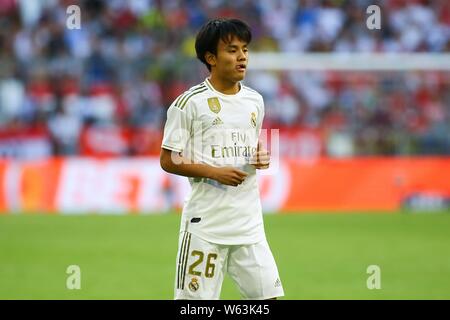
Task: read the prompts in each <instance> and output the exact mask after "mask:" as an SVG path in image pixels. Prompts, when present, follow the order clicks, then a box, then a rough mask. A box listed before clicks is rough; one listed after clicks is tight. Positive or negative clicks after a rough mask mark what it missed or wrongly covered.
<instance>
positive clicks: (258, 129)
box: [256, 97, 264, 134]
mask: <svg viewBox="0 0 450 320" xmlns="http://www.w3.org/2000/svg"><path fill="white" fill-rule="evenodd" d="M263 121H264V99H263V98H262V97H261V99H260V102H259V111H258V121H257V124H256V132H257V133H258V134H260V133H261V128H262V125H263Z"/></svg>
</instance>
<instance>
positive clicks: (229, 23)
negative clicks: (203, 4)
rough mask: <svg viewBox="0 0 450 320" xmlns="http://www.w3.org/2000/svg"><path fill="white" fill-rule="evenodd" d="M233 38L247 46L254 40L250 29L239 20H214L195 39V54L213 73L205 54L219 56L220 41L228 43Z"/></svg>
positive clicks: (203, 27) (204, 26)
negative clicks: (218, 46)
mask: <svg viewBox="0 0 450 320" xmlns="http://www.w3.org/2000/svg"><path fill="white" fill-rule="evenodd" d="M232 36H235V37H237V38H238V39H239V40H241V41H244V42H246V43H247V44H249V43H250V41H251V40H252V32H251V30H250V27H249V26H248V25H247V24H246V23H245V22H243V21H241V20H238V19H214V20H211V21H209V22H207V23H206V24H204V25H203V26H202V27H201V29H200V31H199V32H198V34H197V37H196V38H195V52H196V53H197V58H198V59H199V60H200V61H201V62H203V63H204V64H205V65H206V67H207V68H208V70H209V71H211V66H210V65H209V64H208V62H206V59H205V54H206V53H207V52H210V53H212V54H214V55H217V45H218V44H219V40H220V39H222V41H224V42H228V41H230V37H232Z"/></svg>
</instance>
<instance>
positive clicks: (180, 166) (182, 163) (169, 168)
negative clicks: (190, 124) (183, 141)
mask: <svg viewBox="0 0 450 320" xmlns="http://www.w3.org/2000/svg"><path fill="white" fill-rule="evenodd" d="M160 163H161V168H163V169H164V171H166V172H169V173H173V174H177V175H180V176H185V177H193V178H209V179H214V180H216V181H218V182H220V183H221V184H225V185H228V186H238V185H240V184H241V183H242V182H243V181H244V180H245V178H246V177H247V175H248V174H247V173H246V172H244V171H241V170H239V169H236V168H233V167H213V166H210V165H207V164H204V163H190V162H189V160H188V159H186V158H184V157H183V156H182V155H181V154H180V153H178V152H176V151H173V150H169V149H165V148H161V155H160Z"/></svg>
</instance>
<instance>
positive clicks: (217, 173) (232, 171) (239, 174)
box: [212, 167, 248, 187]
mask: <svg viewBox="0 0 450 320" xmlns="http://www.w3.org/2000/svg"><path fill="white" fill-rule="evenodd" d="M247 176H248V173H246V172H244V171H241V170H239V169H236V168H233V167H220V168H214V172H213V174H212V179H214V180H216V181H218V182H220V183H221V184H225V185H227V186H233V187H237V186H238V185H240V184H241V183H242V182H244V180H245V178H247Z"/></svg>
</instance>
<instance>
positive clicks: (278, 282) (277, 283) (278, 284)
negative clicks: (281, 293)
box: [275, 278, 281, 288]
mask: <svg viewBox="0 0 450 320" xmlns="http://www.w3.org/2000/svg"><path fill="white" fill-rule="evenodd" d="M278 287H281V281H280V279H279V278H277V281H275V288H278Z"/></svg>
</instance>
